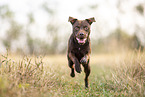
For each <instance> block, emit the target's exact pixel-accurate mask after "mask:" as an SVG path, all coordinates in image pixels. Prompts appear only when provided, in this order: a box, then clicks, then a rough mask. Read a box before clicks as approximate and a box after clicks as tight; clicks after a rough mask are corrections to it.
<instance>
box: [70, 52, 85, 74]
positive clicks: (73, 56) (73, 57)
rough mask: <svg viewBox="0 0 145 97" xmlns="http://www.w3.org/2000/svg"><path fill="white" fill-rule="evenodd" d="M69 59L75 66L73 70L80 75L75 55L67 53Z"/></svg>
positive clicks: (79, 67)
mask: <svg viewBox="0 0 145 97" xmlns="http://www.w3.org/2000/svg"><path fill="white" fill-rule="evenodd" d="M69 58H70V59H71V60H72V62H73V63H74V64H75V70H76V72H78V73H81V71H82V70H81V66H80V63H79V61H78V59H77V58H76V57H75V55H74V54H73V53H69Z"/></svg>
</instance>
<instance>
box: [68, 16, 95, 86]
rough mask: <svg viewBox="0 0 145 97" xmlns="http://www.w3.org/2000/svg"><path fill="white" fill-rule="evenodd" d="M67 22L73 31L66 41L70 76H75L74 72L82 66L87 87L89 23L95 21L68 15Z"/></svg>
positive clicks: (89, 51) (89, 50)
mask: <svg viewBox="0 0 145 97" xmlns="http://www.w3.org/2000/svg"><path fill="white" fill-rule="evenodd" d="M69 22H71V24H72V26H73V33H72V35H71V36H70V39H69V42H68V53H67V58H68V64H69V67H70V68H71V74H70V75H71V77H75V72H74V68H75V70H76V72H78V73H81V66H80V64H82V65H83V67H84V72H85V74H86V76H85V87H86V88H87V87H88V76H89V75H90V65H89V59H90V53H91V48H90V45H91V44H90V38H89V35H90V25H91V24H92V23H93V22H95V19H94V18H89V19H85V20H78V19H76V18H73V17H69Z"/></svg>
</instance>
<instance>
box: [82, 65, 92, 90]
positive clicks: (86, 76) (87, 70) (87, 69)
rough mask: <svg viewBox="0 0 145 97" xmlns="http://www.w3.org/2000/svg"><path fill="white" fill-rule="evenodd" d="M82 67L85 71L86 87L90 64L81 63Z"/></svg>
mask: <svg viewBox="0 0 145 97" xmlns="http://www.w3.org/2000/svg"><path fill="white" fill-rule="evenodd" d="M83 67H84V72H85V87H86V88H88V77H89V75H90V71H91V70H90V65H89V62H88V64H83Z"/></svg>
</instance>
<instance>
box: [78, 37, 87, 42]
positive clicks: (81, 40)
mask: <svg viewBox="0 0 145 97" xmlns="http://www.w3.org/2000/svg"><path fill="white" fill-rule="evenodd" d="M76 39H77V41H78V43H85V41H86V39H79V38H76Z"/></svg>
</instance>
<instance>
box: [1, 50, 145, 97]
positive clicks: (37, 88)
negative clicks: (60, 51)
mask: <svg viewBox="0 0 145 97" xmlns="http://www.w3.org/2000/svg"><path fill="white" fill-rule="evenodd" d="M144 58H145V55H144V53H140V52H131V53H127V54H125V53H122V54H115V53H114V54H99V55H91V70H92V71H91V75H90V77H89V80H90V81H89V83H90V88H89V89H85V88H84V80H83V79H84V73H82V74H81V75H80V74H76V77H75V78H73V79H72V78H71V77H70V76H69V73H70V69H69V67H68V66H67V59H66V55H51V56H45V57H41V56H39V57H36V56H20V55H14V54H12V55H8V54H6V55H1V56H0V97H31V96H35V97H49V96H53V97H56V96H62V97H64V96H69V97H70V96H92V97H94V96H130V97H132V96H134V97H136V96H140V97H143V96H145V59H144Z"/></svg>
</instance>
